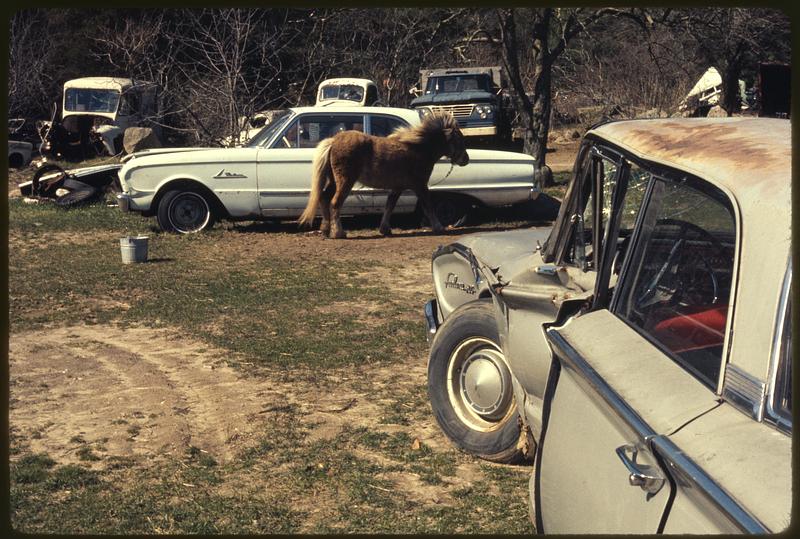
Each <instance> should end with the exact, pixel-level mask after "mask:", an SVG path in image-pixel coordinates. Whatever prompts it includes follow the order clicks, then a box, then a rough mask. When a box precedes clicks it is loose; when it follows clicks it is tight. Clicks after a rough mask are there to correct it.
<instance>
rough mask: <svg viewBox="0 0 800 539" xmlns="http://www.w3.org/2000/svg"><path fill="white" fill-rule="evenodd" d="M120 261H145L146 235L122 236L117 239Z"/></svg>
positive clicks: (126, 262)
mask: <svg viewBox="0 0 800 539" xmlns="http://www.w3.org/2000/svg"><path fill="white" fill-rule="evenodd" d="M119 249H120V251H121V252H122V263H123V264H133V263H134V262H147V236H123V237H122V238H120V239H119Z"/></svg>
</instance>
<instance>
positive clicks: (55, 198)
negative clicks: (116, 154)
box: [19, 163, 122, 207]
mask: <svg viewBox="0 0 800 539" xmlns="http://www.w3.org/2000/svg"><path fill="white" fill-rule="evenodd" d="M121 166H122V165H120V164H112V165H100V166H96V167H87V168H82V169H74V170H64V169H63V168H62V167H60V166H59V165H56V164H55V163H44V164H43V165H41V166H40V167H39V168H38V169H37V170H36V172H35V173H34V175H33V179H32V180H31V181H29V182H25V183H22V184H20V186H19V189H20V193H21V194H22V195H23V196H25V197H30V198H34V199H40V200H49V201H52V202H55V203H56V204H57V205H59V206H61V207H72V206H77V205H78V204H81V203H85V202H90V201H93V200H95V199H98V198H100V197H102V196H103V195H104V194H105V193H106V192H107V191H111V192H118V191H119V190H120V189H119V180H118V179H117V175H116V171H117V170H119V168H121ZM64 191H66V193H64Z"/></svg>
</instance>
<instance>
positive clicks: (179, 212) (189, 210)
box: [156, 189, 214, 234]
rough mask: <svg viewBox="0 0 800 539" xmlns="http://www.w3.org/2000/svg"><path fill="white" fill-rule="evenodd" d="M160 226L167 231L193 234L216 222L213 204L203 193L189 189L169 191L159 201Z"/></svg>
mask: <svg viewBox="0 0 800 539" xmlns="http://www.w3.org/2000/svg"><path fill="white" fill-rule="evenodd" d="M156 220H157V221H158V226H159V227H160V228H161V230H163V231H165V232H177V233H179V234H191V233H194V232H200V231H202V230H205V229H207V228H210V227H211V226H212V225H213V224H214V212H213V210H212V209H211V204H210V203H209V201H208V199H207V198H206V196H205V195H203V194H202V193H200V192H198V191H195V190H192V189H188V190H173V191H168V192H167V193H165V194H164V196H163V197H162V198H161V201H160V202H159V203H158V213H157V215H156Z"/></svg>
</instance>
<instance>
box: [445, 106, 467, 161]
mask: <svg viewBox="0 0 800 539" xmlns="http://www.w3.org/2000/svg"><path fill="white" fill-rule="evenodd" d="M438 120H439V121H440V122H441V127H442V133H443V134H444V138H445V144H446V146H447V149H446V150H445V155H446V156H447V157H449V158H450V162H451V163H453V164H454V165H458V166H460V167H463V166H464V165H466V164H467V163H469V155H468V154H467V148H466V146H465V145H464V135H463V133H461V130H460V129H459V128H458V122H457V121H456V119H455V118H454V117H453V115H452V114H450V113H442V114H441V116H439V117H438Z"/></svg>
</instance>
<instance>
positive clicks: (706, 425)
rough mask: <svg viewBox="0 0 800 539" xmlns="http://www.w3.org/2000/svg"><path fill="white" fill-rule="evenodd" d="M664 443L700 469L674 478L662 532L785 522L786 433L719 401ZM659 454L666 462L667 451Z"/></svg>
mask: <svg viewBox="0 0 800 539" xmlns="http://www.w3.org/2000/svg"><path fill="white" fill-rule="evenodd" d="M669 442H671V443H672V444H673V445H674V447H675V448H676V449H677V450H678V451H679V452H680V455H681V456H682V457H684V458H687V459H690V460H691V462H692V463H693V464H695V465H696V466H697V467H698V468H699V470H700V471H701V473H695V474H692V475H690V474H684V477H685V479H684V480H683V481H681V480H677V481H676V482H677V486H678V488H677V493H676V497H675V502H674V504H673V507H672V510H671V511H670V514H669V518H668V520H667V526H666V528H665V530H664V531H665V533H729V532H731V531H749V532H754V531H771V532H779V531H782V530H785V529H786V528H787V527H788V525H789V523H790V519H791V509H792V496H790V495H788V494H786V493H790V492H791V491H792V438H791V436H788V435H786V434H784V433H782V432H779V431H777V430H776V429H775V428H773V427H771V426H769V425H766V424H764V423H759V422H756V421H753V419H752V418H750V417H748V416H746V415H745V414H743V413H741V412H740V411H738V410H736V409H734V408H733V407H731V406H730V405H729V404H723V405H721V406H719V407H718V408H716V409H714V410H712V411H711V412H709V413H708V414H705V415H703V416H702V417H699V418H698V419H696V420H694V421H692V422H691V423H690V424H688V425H687V426H685V427H684V428H682V429H681V430H679V431H678V432H676V433H675V434H672V435H671V436H669ZM657 449H658V446H657ZM662 455H663V457H664V458H665V460H667V461H668V462H669V459H670V452H667V451H662ZM676 475H679V474H676ZM698 476H705V477H706V479H702V478H701V480H698V479H697V478H698ZM679 479H680V475H679ZM709 481H711V482H712V485H711V486H710V487H709V486H708V482H709ZM714 487H716V488H714ZM717 489H719V490H720V492H717ZM699 508H700V509H702V510H699ZM745 508H746V509H745ZM760 526H763V527H764V529H759V527H760ZM731 528H732V529H731Z"/></svg>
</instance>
